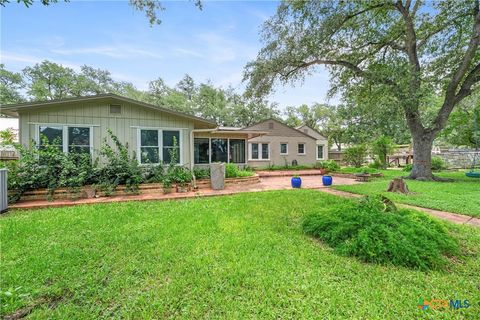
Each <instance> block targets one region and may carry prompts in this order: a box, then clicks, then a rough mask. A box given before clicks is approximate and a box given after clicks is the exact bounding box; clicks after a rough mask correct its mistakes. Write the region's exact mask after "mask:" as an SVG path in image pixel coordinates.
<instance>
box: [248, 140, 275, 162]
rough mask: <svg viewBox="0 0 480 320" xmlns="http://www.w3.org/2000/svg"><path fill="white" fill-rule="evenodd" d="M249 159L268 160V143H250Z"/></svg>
mask: <svg viewBox="0 0 480 320" xmlns="http://www.w3.org/2000/svg"><path fill="white" fill-rule="evenodd" d="M250 160H270V145H269V144H268V143H250Z"/></svg>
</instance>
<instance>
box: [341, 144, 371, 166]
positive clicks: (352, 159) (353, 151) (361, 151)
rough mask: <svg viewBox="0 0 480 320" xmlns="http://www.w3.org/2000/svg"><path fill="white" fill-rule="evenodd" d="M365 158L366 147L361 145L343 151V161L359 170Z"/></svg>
mask: <svg viewBox="0 0 480 320" xmlns="http://www.w3.org/2000/svg"><path fill="white" fill-rule="evenodd" d="M366 156H367V147H366V146H365V145H363V144H359V145H357V146H352V147H350V148H348V149H346V150H345V151H344V154H343V160H345V162H346V163H347V164H349V165H352V166H355V168H360V167H361V166H362V164H363V163H364V162H365V157H366Z"/></svg>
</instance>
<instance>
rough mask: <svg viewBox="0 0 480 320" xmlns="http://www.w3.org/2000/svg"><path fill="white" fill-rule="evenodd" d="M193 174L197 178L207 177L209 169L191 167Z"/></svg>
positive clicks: (208, 176)
mask: <svg viewBox="0 0 480 320" xmlns="http://www.w3.org/2000/svg"><path fill="white" fill-rule="evenodd" d="M193 174H194V175H195V177H196V178H197V179H198V180H200V179H208V178H210V169H201V168H194V169H193Z"/></svg>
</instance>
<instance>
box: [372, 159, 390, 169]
mask: <svg viewBox="0 0 480 320" xmlns="http://www.w3.org/2000/svg"><path fill="white" fill-rule="evenodd" d="M368 167H369V168H373V169H386V166H385V164H384V163H382V162H381V161H380V160H378V159H375V160H373V162H372V163H369V164H368Z"/></svg>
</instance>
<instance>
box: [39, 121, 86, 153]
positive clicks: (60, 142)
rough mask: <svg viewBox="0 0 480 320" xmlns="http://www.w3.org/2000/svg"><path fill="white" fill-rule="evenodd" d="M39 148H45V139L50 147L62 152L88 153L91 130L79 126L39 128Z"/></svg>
mask: <svg viewBox="0 0 480 320" xmlns="http://www.w3.org/2000/svg"><path fill="white" fill-rule="evenodd" d="M38 131H39V132H38V133H39V141H38V143H39V144H38V145H39V146H40V148H44V147H45V139H46V141H48V143H49V144H50V145H53V146H56V147H57V148H58V149H60V150H61V151H64V152H75V153H90V152H91V150H92V145H91V136H90V135H91V134H92V133H91V132H90V131H91V128H90V127H79V126H39V127H38Z"/></svg>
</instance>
